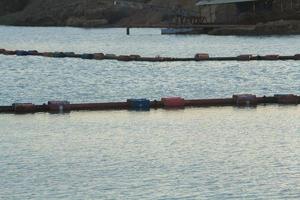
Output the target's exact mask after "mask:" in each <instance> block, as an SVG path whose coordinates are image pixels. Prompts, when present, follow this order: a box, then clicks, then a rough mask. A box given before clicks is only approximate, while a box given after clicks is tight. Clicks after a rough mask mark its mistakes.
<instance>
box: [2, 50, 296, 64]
mask: <svg viewBox="0 0 300 200" xmlns="http://www.w3.org/2000/svg"><path fill="white" fill-rule="evenodd" d="M0 54H2V55H16V56H43V57H50V58H80V59H87V60H116V61H124V62H130V61H139V62H187V61H253V60H257V61H260V60H261V61H262V60H265V61H279V60H300V54H295V55H293V56H280V55H277V54H270V55H264V56H261V55H251V54H245V55H239V56H235V57H210V55H209V54H207V53H198V54H196V55H195V56H194V57H191V58H175V57H161V56H156V57H142V56H140V55H119V56H117V55H115V54H103V53H92V54H91V53H83V54H76V53H74V52H38V51H36V50H29V51H25V50H15V51H11V50H6V49H0Z"/></svg>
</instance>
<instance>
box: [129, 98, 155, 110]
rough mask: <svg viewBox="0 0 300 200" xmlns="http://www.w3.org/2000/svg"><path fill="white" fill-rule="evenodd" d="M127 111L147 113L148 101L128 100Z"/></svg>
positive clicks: (148, 108)
mask: <svg viewBox="0 0 300 200" xmlns="http://www.w3.org/2000/svg"><path fill="white" fill-rule="evenodd" d="M127 103H129V109H130V110H134V111H149V110H150V100H148V99H128V100H127Z"/></svg>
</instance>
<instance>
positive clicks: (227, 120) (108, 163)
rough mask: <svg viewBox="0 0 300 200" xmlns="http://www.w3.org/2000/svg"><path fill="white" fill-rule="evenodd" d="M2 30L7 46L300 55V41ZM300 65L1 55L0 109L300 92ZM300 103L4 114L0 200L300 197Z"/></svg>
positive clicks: (0, 40)
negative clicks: (25, 104) (56, 102)
mask: <svg viewBox="0 0 300 200" xmlns="http://www.w3.org/2000/svg"><path fill="white" fill-rule="evenodd" d="M159 33H160V31H159V30H158V29H134V30H133V31H132V35H131V36H126V35H125V30H124V29H76V28H20V27H18V28H16V27H0V48H6V49H37V50H40V51H75V52H78V53H81V52H104V53H115V54H140V55H145V56H156V55H164V56H182V57H184V56H189V57H191V56H193V55H194V54H195V53H197V52H208V53H210V54H211V55H218V56H235V55H238V54H242V53H243V54H244V53H253V54H270V53H272V54H273V53H278V54H282V55H293V54H296V53H300V52H299V44H300V36H285V37H277V36H273V37H235V36H226V37H223V36H219V37H216V36H206V35H203V36H161V35H160V34H159ZM299 67H300V63H299V62H298V61H280V62H203V63H196V62H184V63H181V62H177V63H141V62H131V63H126V62H124V63H123V62H115V61H93V60H80V59H67V58H66V59H52V58H39V57H15V56H0V77H1V81H0V104H1V105H9V104H11V103H13V102H34V103H44V102H46V101H48V100H50V99H63V100H69V101H71V102H99V101H120V100H122V101H123V100H125V99H127V98H134V97H139V98H140V97H145V98H150V99H159V98H160V97H162V96H174V95H176V96H183V97H185V98H206V97H229V96H231V95H232V94H233V93H254V94H258V95H272V94H274V93H295V94H299V93H300V89H299V88H300V70H299ZM299 109H300V108H299V107H298V106H283V107H281V106H266V107H263V106H261V107H258V108H256V109H236V108H205V109H186V110H181V111H163V110H156V111H151V112H149V113H135V112H125V111H119V112H73V113H71V114H66V115H50V114H35V115H21V116H15V115H0V199H58V198H59V199H234V198H235V199H299V198H300V156H299V155H300V148H299V145H300V123H299V122H300V114H299V113H300V112H299V111H300V110H299Z"/></svg>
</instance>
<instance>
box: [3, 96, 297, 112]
mask: <svg viewBox="0 0 300 200" xmlns="http://www.w3.org/2000/svg"><path fill="white" fill-rule="evenodd" d="M299 103H300V96H297V95H294V94H277V95H274V96H271V97H267V96H263V97H257V96H256V95H252V94H237V95H233V96H232V97H231V98H219V99H192V100H186V99H184V98H182V97H166V98H161V99H160V100H153V101H150V100H148V99H128V100H127V101H125V102H107V103H81V104H71V103H70V102H69V101H49V102H48V103H47V104H43V105H35V104H33V103H14V104H12V105H11V106H0V113H15V114H29V113H37V112H49V113H68V112H71V111H110V110H129V111H150V109H184V108H186V107H225V106H236V107H255V106H257V105H259V104H263V105H267V104H282V105H298V104H299Z"/></svg>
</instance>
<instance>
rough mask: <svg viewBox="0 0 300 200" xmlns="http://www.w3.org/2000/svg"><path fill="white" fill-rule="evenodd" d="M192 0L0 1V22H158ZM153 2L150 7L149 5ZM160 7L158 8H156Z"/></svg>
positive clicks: (63, 23)
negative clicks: (171, 11)
mask: <svg viewBox="0 0 300 200" xmlns="http://www.w3.org/2000/svg"><path fill="white" fill-rule="evenodd" d="M180 4H182V5H185V7H188V8H190V7H193V6H194V1H193V0H135V1H130V3H128V1H124V0H123V1H113V0H2V1H1V2H0V23H1V24H6V25H25V26H26V25H31V26H84V27H99V26H113V25H119V26H120V25H130V24H135V25H138V24H141V25H147V24H148V25H158V24H162V23H165V21H166V19H167V18H168V16H169V13H170V10H172V9H175V8H176V7H177V6H178V5H180ZM153 5H154V6H153ZM160 7H162V8H160Z"/></svg>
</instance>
